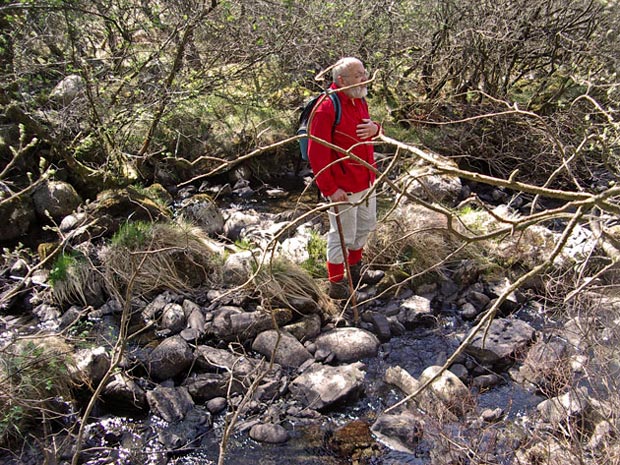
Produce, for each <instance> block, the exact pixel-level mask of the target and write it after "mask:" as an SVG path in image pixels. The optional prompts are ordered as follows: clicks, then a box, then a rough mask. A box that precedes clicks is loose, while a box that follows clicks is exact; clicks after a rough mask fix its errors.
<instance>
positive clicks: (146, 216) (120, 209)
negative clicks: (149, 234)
mask: <svg viewBox="0 0 620 465" xmlns="http://www.w3.org/2000/svg"><path fill="white" fill-rule="evenodd" d="M87 210H88V214H89V216H91V217H93V218H96V219H97V220H99V219H101V221H98V222H99V223H100V226H103V227H104V228H105V231H102V233H103V234H105V235H106V236H109V235H112V234H114V233H115V232H116V231H118V228H119V227H120V225H121V224H123V223H125V222H127V221H128V220H129V219H131V221H148V222H151V221H161V220H169V219H171V218H172V214H171V212H170V211H169V210H168V208H166V207H164V206H162V205H160V204H159V203H157V202H155V201H154V200H152V199H151V198H149V197H148V196H147V195H145V194H143V193H140V192H138V191H137V190H135V189H133V188H131V187H127V188H124V189H109V190H105V191H103V192H101V193H100V194H99V195H98V196H97V199H96V200H95V201H94V202H93V203H92V204H91V205H89V207H88V209H87Z"/></svg>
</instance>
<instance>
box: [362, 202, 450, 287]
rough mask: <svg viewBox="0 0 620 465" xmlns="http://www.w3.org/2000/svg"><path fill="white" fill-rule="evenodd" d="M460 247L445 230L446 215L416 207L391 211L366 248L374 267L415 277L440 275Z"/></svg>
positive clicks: (411, 205)
mask: <svg viewBox="0 0 620 465" xmlns="http://www.w3.org/2000/svg"><path fill="white" fill-rule="evenodd" d="M461 244H462V243H461V242H460V241H458V240H457V238H456V237H454V235H453V234H451V232H450V231H449V229H448V227H447V218H446V216H445V215H442V214H440V213H437V212H435V211H432V210H429V209H427V208H424V207H422V206H420V205H416V204H406V205H403V206H399V207H398V208H396V209H394V210H392V211H391V212H390V213H389V214H388V215H387V216H386V217H384V218H382V219H381V220H380V221H379V223H378V224H377V229H376V231H375V232H374V233H373V234H372V235H371V237H370V239H369V242H368V244H367V247H366V257H367V260H368V261H369V262H371V263H372V264H373V266H374V267H377V268H383V269H392V270H394V269H398V270H400V271H402V272H404V273H405V274H406V275H409V276H414V275H420V274H424V273H426V272H430V271H431V270H432V272H433V273H435V274H437V273H441V270H442V267H443V266H444V265H445V264H446V260H453V259H454V258H453V257H451V254H453V253H454V252H455V251H456V250H457V249H458V247H459V246H460V245H461Z"/></svg>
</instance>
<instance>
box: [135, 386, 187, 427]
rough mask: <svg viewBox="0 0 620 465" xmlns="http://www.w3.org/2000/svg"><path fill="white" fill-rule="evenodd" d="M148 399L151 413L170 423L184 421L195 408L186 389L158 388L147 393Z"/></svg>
mask: <svg viewBox="0 0 620 465" xmlns="http://www.w3.org/2000/svg"><path fill="white" fill-rule="evenodd" d="M146 399H147V401H148V404H149V406H150V408H151V411H152V412H153V413H154V414H155V415H157V416H159V417H161V418H163V419H164V420H166V421H167V422H169V423H175V422H178V421H181V420H183V419H184V418H185V416H186V415H187V413H188V412H189V411H190V410H192V409H193V408H194V401H193V400H192V397H191V396H190V394H189V392H188V390H187V388H185V387H176V388H175V387H162V386H157V387H156V388H155V389H153V390H152V391H148V392H147V393H146Z"/></svg>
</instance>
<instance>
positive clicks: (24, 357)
mask: <svg viewBox="0 0 620 465" xmlns="http://www.w3.org/2000/svg"><path fill="white" fill-rule="evenodd" d="M71 351H72V349H71V347H70V346H68V345H67V344H65V343H64V341H62V340H61V339H59V338H56V337H50V338H40V339H32V340H24V341H18V342H15V343H13V344H11V345H9V346H7V347H6V348H4V349H3V350H2V352H0V443H6V442H8V441H10V440H11V439H15V438H23V437H24V435H25V432H26V431H27V430H28V429H29V428H27V427H28V425H29V424H30V423H31V422H32V421H34V420H35V418H37V417H38V416H40V415H41V412H43V411H44V410H45V411H46V417H47V418H52V417H56V416H57V415H60V414H59V413H55V412H54V410H53V407H52V405H51V404H49V402H48V401H49V400H51V399H53V398H54V397H57V396H69V395H70V384H71V382H70V379H69V374H68V369H67V367H68V366H69V364H70V363H71V362H70V353H71Z"/></svg>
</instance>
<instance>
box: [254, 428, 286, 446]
mask: <svg viewBox="0 0 620 465" xmlns="http://www.w3.org/2000/svg"><path fill="white" fill-rule="evenodd" d="M250 437H251V438H252V439H254V440H255V441H259V442H267V443H271V444H281V443H283V442H286V441H288V439H289V433H288V431H287V430H286V429H285V428H284V427H283V426H281V425H275V424H272V423H268V424H261V425H254V426H252V428H251V429H250Z"/></svg>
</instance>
